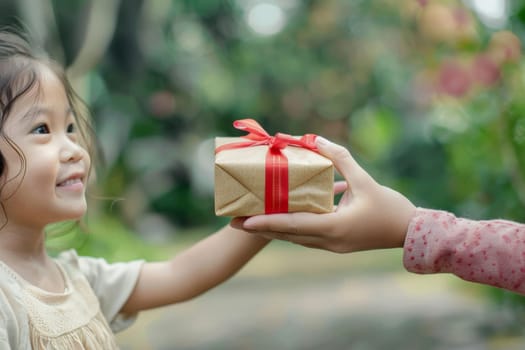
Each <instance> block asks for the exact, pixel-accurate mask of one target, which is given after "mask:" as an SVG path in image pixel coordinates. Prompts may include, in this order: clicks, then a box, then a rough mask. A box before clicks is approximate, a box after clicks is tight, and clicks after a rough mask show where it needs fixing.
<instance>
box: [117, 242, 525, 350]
mask: <svg viewBox="0 0 525 350" xmlns="http://www.w3.org/2000/svg"><path fill="white" fill-rule="evenodd" d="M400 254H401V252H400V251H392V252H383V251H382V252H363V253H357V254H351V255H350V254H347V255H337V254H332V253H328V252H323V251H317V250H309V249H305V248H301V247H296V246H292V245H290V244H287V243H282V242H273V243H272V245H271V246H270V247H268V248H267V249H266V250H265V251H263V252H262V253H261V254H260V255H259V256H257V257H256V258H255V259H254V260H253V261H252V262H251V263H250V264H249V265H248V266H247V267H246V268H245V269H244V270H243V271H241V273H240V274H238V275H237V276H235V277H234V278H233V279H232V280H230V281H228V282H227V283H226V284H223V285H221V286H219V287H218V288H216V289H214V290H212V291H210V292H208V293H207V294H205V295H203V296H201V297H199V298H197V299H194V300H192V301H189V302H186V303H183V304H179V305H174V306H170V307H166V308H162V309H157V310H153V311H148V312H145V313H143V314H141V315H140V316H139V319H138V321H137V322H136V323H135V324H134V325H133V326H132V327H131V328H129V329H128V330H126V331H124V332H122V333H120V334H118V340H119V344H120V346H121V347H122V349H123V350H135V349H137V350H139V349H140V350H148V349H152V350H170V349H187V350H190V349H191V350H197V349H203V350H207V349H210V350H215V349H225V350H226V349H228V350H241V349H242V350H263V349H264V350H266V349H276V350H281V349H282V350H296V349H301V350H308V349H311V350H314V349H315V350H317V349H327V350H336V349H352V350H354V349H355V350H361V349H363V350H369V349H371V350H375V349H389V350H390V349H392V350H395V349H408V350H410V349H414V350H416V349H417V350H419V349H425V350H432V349H439V350H445V349H461V350H467V349H468V350H471V349H472V350H478V349H480V350H483V349H488V350H489V349H502V350H503V349H505V350H513V349H525V338H523V337H519V336H517V335H513V334H512V332H509V331H507V330H506V329H508V328H509V325H512V323H513V322H514V320H513V319H512V317H513V316H512V315H511V314H510V313H509V312H508V310H507V311H505V310H502V308H499V309H498V308H497V307H495V306H494V305H493V304H490V303H489V302H488V301H487V300H486V299H485V298H483V297H482V295H481V294H480V293H479V288H477V287H474V286H473V285H471V284H469V283H467V282H463V281H461V280H459V279H457V278H455V277H453V276H447V275H432V276H420V275H414V274H410V273H408V272H405V271H404V270H403V268H402V266H401V263H400V261H401V260H400V259H401V255H400ZM522 326H523V325H522ZM522 326H520V327H518V329H521V328H523V327H522Z"/></svg>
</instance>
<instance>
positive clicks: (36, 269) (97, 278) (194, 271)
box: [0, 30, 268, 350]
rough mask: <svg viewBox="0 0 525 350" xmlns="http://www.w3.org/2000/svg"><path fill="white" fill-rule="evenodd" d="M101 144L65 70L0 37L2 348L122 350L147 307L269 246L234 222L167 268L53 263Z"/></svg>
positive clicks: (70, 258)
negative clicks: (53, 230)
mask: <svg viewBox="0 0 525 350" xmlns="http://www.w3.org/2000/svg"><path fill="white" fill-rule="evenodd" d="M93 144H94V143H93V140H92V139H91V137H90V134H89V128H88V123H87V119H86V117H85V115H84V114H83V110H82V109H81V108H80V105H79V101H78V99H77V97H76V95H75V94H74V93H73V91H72V90H71V87H70V85H69V84H68V81H67V79H66V77H65V74H64V72H63V70H62V69H60V68H59V67H58V66H57V65H56V64H55V63H53V62H52V61H50V60H47V59H45V58H37V56H36V55H34V54H33V53H32V52H31V50H30V48H29V45H28V43H27V41H26V40H24V39H23V38H22V37H21V36H19V35H16V34H14V33H13V32H10V31H6V30H3V31H0V348H1V349H16V350H24V349H116V348H117V344H116V342H115V338H114V336H113V333H112V331H116V330H119V329H122V327H125V326H127V325H129V324H130V322H131V321H132V320H133V318H134V316H135V315H136V314H137V313H138V312H139V311H141V310H146V309H151V308H154V307H158V306H162V305H167V304H171V303H176V302H180V301H184V300H187V299H190V298H193V297H195V296H197V295H199V294H201V293H203V292H205V291H207V290H208V289H210V288H212V287H214V286H216V285H218V284H220V283H222V282H224V281H225V280H226V279H228V278H229V277H231V276H232V275H233V274H234V273H235V272H237V271H238V270H239V269H240V268H241V267H242V266H243V265H244V264H245V263H246V262H247V261H248V260H249V259H250V258H252V257H253V256H254V255H255V254H256V253H257V252H258V251H259V250H260V249H261V248H263V247H264V246H265V245H266V244H267V243H268V240H267V239H265V238H262V237H257V236H254V235H250V234H247V233H245V232H243V231H241V230H236V229H234V228H232V227H229V226H228V227H225V228H223V229H222V230H220V231H219V232H217V233H216V234H214V235H212V236H210V237H208V238H206V239H204V240H203V241H201V242H199V243H197V244H196V245H194V246H193V247H191V248H189V249H188V250H186V251H185V252H183V253H181V254H180V255H177V256H176V257H174V258H173V259H172V260H170V261H165V262H157V263H145V262H141V261H135V262H130V263H117V264H107V263H106V262H105V261H104V260H102V259H95V258H88V257H79V256H77V255H76V253H75V252H74V251H67V252H64V253H63V254H61V255H59V256H58V257H57V258H56V259H55V258H51V257H50V256H48V254H47V253H46V248H45V245H44V241H45V228H46V225H48V224H50V223H55V222H60V221H67V220H78V219H80V218H81V217H82V216H83V215H84V214H85V212H86V199H85V192H86V185H87V183H88V179H89V175H90V171H91V153H92V148H93V147H92V146H93ZM108 234H111V233H108Z"/></svg>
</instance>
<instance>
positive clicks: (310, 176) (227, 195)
mask: <svg viewBox="0 0 525 350" xmlns="http://www.w3.org/2000/svg"><path fill="white" fill-rule="evenodd" d="M234 127H235V128H237V129H240V130H245V131H247V132H248V133H249V134H248V135H246V136H243V137H217V138H215V147H216V148H215V214H216V215H218V216H252V215H258V214H273V213H286V212H313V213H327V212H331V211H332V210H333V200H334V191H333V182H334V169H333V164H332V162H331V161H330V160H329V159H328V158H326V157H324V156H322V155H320V154H319V153H318V152H317V149H316V147H315V137H316V136H315V135H312V134H308V135H304V136H302V137H294V136H290V135H286V134H280V133H278V134H276V135H275V136H270V135H269V134H267V133H266V131H264V129H262V127H261V126H260V125H259V124H258V123H257V122H256V121H255V120H253V119H243V120H237V121H235V122H234Z"/></svg>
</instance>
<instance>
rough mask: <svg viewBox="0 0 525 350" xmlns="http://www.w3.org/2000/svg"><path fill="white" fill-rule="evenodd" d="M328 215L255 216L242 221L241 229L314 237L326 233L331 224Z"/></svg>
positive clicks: (329, 214)
mask: <svg viewBox="0 0 525 350" xmlns="http://www.w3.org/2000/svg"><path fill="white" fill-rule="evenodd" d="M331 215H334V213H328V214H313V213H290V214H271V215H257V216H252V217H249V218H247V219H245V220H243V221H242V225H241V228H242V229H244V230H247V231H258V232H280V233H285V234H291V235H298V234H299V235H304V236H308V235H316V234H319V232H326V231H327V229H328V226H329V223H330V222H331V220H330V218H329V216H331Z"/></svg>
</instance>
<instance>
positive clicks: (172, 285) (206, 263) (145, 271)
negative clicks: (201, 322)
mask: <svg viewBox="0 0 525 350" xmlns="http://www.w3.org/2000/svg"><path fill="white" fill-rule="evenodd" d="M268 242H269V241H268V239H266V238H263V237H259V236H256V235H252V234H248V233H246V232H244V231H242V230H238V229H235V228H233V227H231V226H225V227H224V228H222V229H221V230H219V231H218V232H217V233H215V234H213V235H211V236H210V237H207V238H205V239H203V240H202V241H200V242H198V243H196V244H195V245H194V246H192V247H190V248H188V249H187V250H185V251H183V252H182V253H180V254H178V255H177V256H175V257H174V258H173V259H171V260H169V261H165V262H155V263H146V264H144V266H143V267H142V270H141V273H140V275H139V278H138V280H137V284H136V286H135V289H134V290H133V292H132V293H131V295H130V297H129V299H128V301H127V302H126V304H125V305H124V307H123V308H122V312H123V313H127V314H133V313H136V312H138V311H141V310H145V309H150V308H154V307H158V306H163V305H168V304H172V303H176V302H181V301H184V300H188V299H191V298H193V297H195V296H197V295H199V294H202V293H204V292H206V291H207V290H209V289H211V288H213V287H215V286H217V285H218V284H220V283H222V282H224V281H226V280H227V279H228V278H230V277H231V276H233V275H234V274H235V273H236V272H237V271H239V270H240V269H241V267H242V266H244V265H245V264H246V263H247V262H248V261H249V260H250V259H251V258H252V257H253V256H254V255H255V254H257V253H258V252H259V251H260V250H261V249H262V248H263V247H264V246H265V245H266V244H268Z"/></svg>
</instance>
